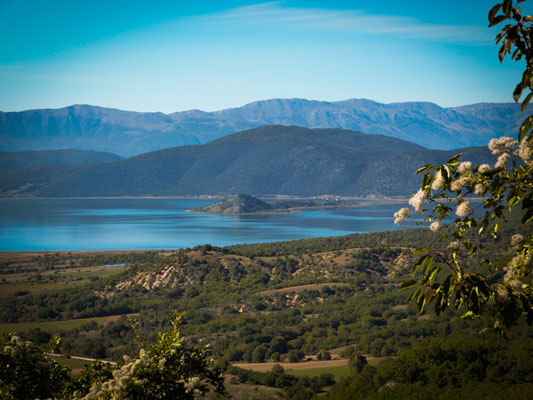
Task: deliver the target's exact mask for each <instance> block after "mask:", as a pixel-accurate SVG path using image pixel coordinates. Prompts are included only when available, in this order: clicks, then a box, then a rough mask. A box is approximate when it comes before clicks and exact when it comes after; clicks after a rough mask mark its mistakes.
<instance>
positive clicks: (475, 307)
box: [396, 0, 533, 329]
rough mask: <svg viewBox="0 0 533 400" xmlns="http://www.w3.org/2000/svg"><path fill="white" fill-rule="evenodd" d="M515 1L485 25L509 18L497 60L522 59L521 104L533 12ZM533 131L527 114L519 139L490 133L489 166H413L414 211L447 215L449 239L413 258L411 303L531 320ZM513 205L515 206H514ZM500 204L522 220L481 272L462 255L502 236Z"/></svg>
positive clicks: (499, 322)
mask: <svg viewBox="0 0 533 400" xmlns="http://www.w3.org/2000/svg"><path fill="white" fill-rule="evenodd" d="M517 3H519V2H517ZM513 4H514V2H513V1H512V0H506V1H504V2H502V3H499V4H497V5H496V6H494V7H493V8H492V9H491V11H490V13H489V23H490V26H495V25H498V24H500V23H501V22H504V21H508V22H509V23H508V24H507V25H505V26H504V27H503V29H502V32H501V33H500V34H498V36H497V39H496V41H497V43H502V47H501V49H500V52H499V56H500V61H503V60H504V58H505V56H506V55H507V54H511V57H512V58H513V59H514V60H517V61H518V60H522V59H525V70H524V73H523V76H522V80H521V81H520V83H519V84H518V85H517V86H516V89H515V91H514V94H513V96H514V99H515V100H516V101H517V102H518V101H519V99H520V97H521V95H522V93H526V97H525V99H524V101H523V103H522V110H525V109H526V107H527V105H528V103H529V101H530V100H531V98H533V47H532V46H533V45H532V40H533V39H532V38H533V16H530V15H525V16H524V15H522V12H521V10H520V8H519V7H518V6H514V5H513ZM527 92H529V93H527ZM532 129H533V115H530V116H528V117H527V118H525V120H524V122H523V123H522V125H521V127H520V130H519V133H518V137H517V140H513V139H512V138H508V137H502V138H499V139H492V140H491V141H490V143H489V148H490V150H492V153H493V154H495V155H497V154H499V157H498V161H497V162H496V163H495V164H494V165H493V166H490V165H489V164H481V165H474V164H473V163H472V162H470V161H462V162H461V161H460V157H461V156H462V154H459V155H456V156H455V157H453V158H451V159H450V160H449V161H448V162H447V163H445V164H443V165H440V166H439V165H426V166H424V167H422V168H420V169H419V170H418V173H424V177H423V179H422V187H421V189H420V190H419V191H418V192H417V193H416V194H415V195H414V196H413V197H412V199H411V200H410V204H411V205H412V206H413V208H414V211H415V213H424V212H426V211H427V210H425V208H424V206H425V204H427V205H428V206H431V207H432V208H431V210H429V211H430V215H429V216H427V215H426V217H425V219H426V220H429V221H430V222H431V229H432V230H433V231H437V230H439V229H440V227H441V225H442V224H445V223H446V221H450V222H449V229H448V232H447V233H445V234H444V235H443V236H442V238H441V240H445V241H447V242H448V243H447V246H446V248H445V249H444V250H440V249H435V248H423V249H420V251H419V252H420V253H422V254H423V256H422V257H420V258H419V259H418V260H417V261H416V262H415V263H414V266H413V273H416V272H417V271H421V275H422V277H421V278H420V279H418V280H410V281H407V282H406V283H405V284H404V286H405V287H411V286H418V288H417V289H416V290H415V291H414V292H413V294H412V296H411V300H414V301H416V303H417V305H418V309H419V310H420V311H421V310H423V309H424V306H425V305H426V304H428V303H431V302H433V303H434V304H435V310H436V312H437V313H440V312H442V311H443V310H445V309H446V308H447V307H448V306H450V305H451V304H453V305H454V306H455V308H457V309H461V308H462V309H464V311H465V313H466V314H465V315H472V316H479V315H481V314H490V315H492V316H493V319H494V327H495V328H497V329H500V328H501V327H509V326H510V325H512V324H514V323H516V321H517V320H518V319H519V318H520V317H521V316H523V315H525V317H526V319H527V322H528V324H532V323H533V287H532V286H531V283H532V281H531V278H532V273H533V235H531V234H530V233H529V232H528V226H529V224H530V223H531V222H532V221H533V131H532ZM513 155H514V156H515V158H514V159H513ZM473 195H476V196H480V197H481V198H482V199H483V202H482V204H481V205H480V208H482V216H481V218H478V217H477V216H476V215H475V209H474V207H473V206H472V204H471V200H470V197H471V196H473ZM518 208H520V209H521V210H520V211H517V209H518ZM505 209H507V210H508V211H509V212H510V213H512V214H511V215H516V214H518V215H519V218H520V220H521V224H522V226H521V227H520V229H518V230H517V231H516V234H515V235H513V236H511V237H509V236H507V237H506V238H505V239H506V240H507V243H506V244H505V247H504V251H503V253H501V254H498V253H495V254H491V255H490V257H486V258H485V259H483V263H484V264H485V265H486V268H485V269H484V270H482V271H481V272H480V271H476V270H472V269H468V268H467V265H466V261H467V260H469V259H470V258H471V256H473V255H475V254H476V253H477V252H478V251H479V250H480V249H481V248H482V246H484V242H486V241H487V240H491V239H493V240H502V236H501V234H500V227H501V225H502V224H503V225H505V224H506V223H507V221H508V215H507V214H506V213H505V212H504V210H505ZM409 213H410V209H408V208H403V209H401V210H400V211H398V212H397V213H396V217H397V219H396V222H397V223H401V222H402V221H403V219H404V218H405V217H407V216H408V215H409ZM453 213H455V218H454V217H453ZM519 232H520V233H519ZM524 234H525V236H524ZM502 256H503V257H502ZM499 257H502V258H505V260H504V261H503V263H497V262H494V261H493V260H495V259H498V258H499Z"/></svg>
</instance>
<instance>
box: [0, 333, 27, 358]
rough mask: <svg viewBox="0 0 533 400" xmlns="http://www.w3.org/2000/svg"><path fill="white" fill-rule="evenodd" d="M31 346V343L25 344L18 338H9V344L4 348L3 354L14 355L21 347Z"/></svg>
mask: <svg viewBox="0 0 533 400" xmlns="http://www.w3.org/2000/svg"><path fill="white" fill-rule="evenodd" d="M30 345H31V342H26V341H24V340H22V339H21V338H19V337H18V336H15V335H13V336H11V339H10V341H9V344H8V345H6V346H5V347H4V352H5V353H11V354H15V353H16V352H17V351H18V350H19V349H20V348H21V347H28V346H30Z"/></svg>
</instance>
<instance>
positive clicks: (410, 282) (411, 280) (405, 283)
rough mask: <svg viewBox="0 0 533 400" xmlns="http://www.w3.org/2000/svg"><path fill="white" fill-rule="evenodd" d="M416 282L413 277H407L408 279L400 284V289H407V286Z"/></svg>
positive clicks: (411, 285)
mask: <svg viewBox="0 0 533 400" xmlns="http://www.w3.org/2000/svg"><path fill="white" fill-rule="evenodd" d="M417 283H418V281H416V280H414V279H409V280H408V281H405V282H404V283H402V286H400V289H407V288H410V287H413V286H415V285H416V284H417Z"/></svg>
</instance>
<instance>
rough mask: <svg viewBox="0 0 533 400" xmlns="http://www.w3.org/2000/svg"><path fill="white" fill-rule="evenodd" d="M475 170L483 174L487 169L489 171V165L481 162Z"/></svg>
mask: <svg viewBox="0 0 533 400" xmlns="http://www.w3.org/2000/svg"><path fill="white" fill-rule="evenodd" d="M477 171H478V172H479V173H480V174H484V173H485V172H487V171H490V165H489V164H481V165H480V166H479V167H478V169H477Z"/></svg>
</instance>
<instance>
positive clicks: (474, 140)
mask: <svg viewBox="0 0 533 400" xmlns="http://www.w3.org/2000/svg"><path fill="white" fill-rule="evenodd" d="M530 107H533V106H530ZM526 114H527V113H525V114H522V113H521V112H520V106H519V105H517V104H514V103H502V104H493V103H480V104H472V105H467V106H461V107H451V108H443V107H439V106H438V105H436V104H433V103H428V102H408V103H391V104H382V103H378V102H375V101H371V100H367V99H350V100H345V101H337V102H327V101H314V100H305V99H272V100H264V101H256V102H253V103H250V104H247V105H245V106H242V107H238V108H230V109H225V110H220V111H214V112H204V111H200V110H191V111H183V112H176V113H172V114H163V113H160V112H146V113H142V112H131V111H122V110H116V109H112V108H104V107H97V106H90V105H73V106H70V107H65V108H60V109H44V110H29V111H21V112H5V113H3V112H0V150H9V151H20V150H47V149H59V148H62V149H69V148H84V149H92V150H99V151H110V152H113V153H116V154H120V155H122V156H133V155H138V154H141V153H144V152H149V151H154V150H159V149H164V148H168V147H172V146H182V145H191V144H202V143H207V142H209V141H211V140H214V139H217V138H220V137H222V136H225V135H228V134H231V133H234V132H239V131H242V130H245V129H251V128H255V127H259V126H264V125H273V124H281V125H297V126H304V127H308V128H338V129H350V130H356V131H362V132H367V133H375V134H384V135H388V136H392V137H396V138H400V139H404V140H409V141H411V142H414V143H418V144H420V145H423V146H425V147H429V148H434V149H453V148H457V147H467V146H480V145H485V144H486V143H488V141H489V139H491V138H493V137H500V136H514V135H515V133H516V131H517V129H518V127H519V125H520V123H521V121H522V120H523V118H524V115H526Z"/></svg>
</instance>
